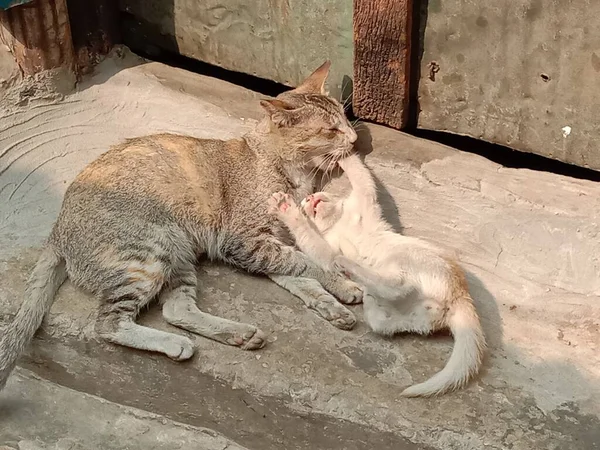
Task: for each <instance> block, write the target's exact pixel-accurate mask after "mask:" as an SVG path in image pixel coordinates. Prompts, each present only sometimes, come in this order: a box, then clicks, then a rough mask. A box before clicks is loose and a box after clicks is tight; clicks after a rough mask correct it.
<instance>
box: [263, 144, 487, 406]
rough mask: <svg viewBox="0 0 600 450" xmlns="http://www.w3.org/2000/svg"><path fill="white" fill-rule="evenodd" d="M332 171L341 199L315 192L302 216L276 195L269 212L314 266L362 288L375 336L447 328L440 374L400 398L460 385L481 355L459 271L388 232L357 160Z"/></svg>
mask: <svg viewBox="0 0 600 450" xmlns="http://www.w3.org/2000/svg"><path fill="white" fill-rule="evenodd" d="M338 164H339V165H340V166H341V167H342V169H343V170H344V172H345V173H346V175H347V176H348V179H349V180H350V184H351V185H352V191H351V192H350V194H349V195H348V196H347V197H344V198H336V197H334V196H332V195H331V194H327V193H325V192H317V193H316V194H312V195H309V196H308V197H307V198H306V199H304V200H303V201H302V206H303V210H304V213H302V210H301V209H300V208H299V207H298V206H297V204H296V202H294V200H293V199H292V198H291V197H290V196H289V195H287V194H284V193H282V192H278V193H275V194H274V195H273V197H272V198H271V199H270V201H269V203H270V205H271V208H270V212H271V213H272V214H274V215H276V216H278V217H279V218H280V219H281V221H282V222H283V223H285V225H286V226H287V227H288V229H289V230H290V231H291V232H292V234H293V235H294V238H295V239H296V243H297V244H298V246H299V247H300V249H301V250H303V251H304V252H306V254H307V255H309V256H311V257H312V258H313V259H314V260H315V261H317V262H319V263H320V264H321V266H322V267H324V268H325V269H333V270H339V271H341V272H343V273H345V274H346V275H348V276H349V277H350V278H351V279H353V280H355V281H357V282H358V283H359V284H360V285H362V286H364V287H365V288H366V291H365V292H366V294H367V295H366V296H365V299H364V312H365V321H366V322H367V323H368V324H369V326H370V327H371V328H372V329H373V331H375V332H376V333H380V334H383V335H392V334H395V333H399V332H415V333H421V334H429V333H432V332H434V331H437V330H440V329H444V328H449V329H450V331H451V332H452V334H453V336H454V339H455V343H454V350H453V351H452V355H451V356H450V360H449V361H448V363H447V364H446V367H445V368H444V369H443V370H442V371H441V372H439V373H438V374H436V375H434V376H433V377H432V378H430V379H429V380H427V381H425V382H423V383H420V384H416V385H414V386H411V387H409V388H407V389H405V390H404V391H403V392H402V395H405V396H409V397H417V396H430V395H437V394H441V393H443V392H447V391H451V390H454V389H456V388H458V387H460V386H463V385H464V384H465V383H466V382H467V381H468V380H469V378H471V377H472V376H473V375H475V374H476V373H477V372H478V370H479V366H480V365H481V359H482V356H483V352H484V349H485V338H484V335H483V331H482V329H481V324H480V322H479V316H478V315H477V312H476V311H475V307H474V306H473V300H472V299H471V296H470V295H469V290H468V286H467V282H466V280H465V275H464V272H463V270H462V269H461V268H460V266H459V265H458V263H457V262H456V261H455V260H454V259H453V258H452V257H451V256H449V255H446V254H445V253H444V252H443V251H442V250H440V249H438V248H436V247H435V246H434V245H432V244H430V243H428V242H425V241H422V240H421V239H417V238H414V237H409V236H402V235H401V234H398V233H395V232H393V231H392V230H391V227H390V226H389V225H388V223H387V222H386V221H385V220H384V219H383V217H382V212H381V208H380V206H379V204H378V202H377V190H376V187H375V182H374V180H373V177H372V176H371V173H370V172H369V169H368V168H367V167H365V166H364V164H363V163H362V162H361V161H360V159H359V157H358V155H352V156H349V157H348V158H345V159H343V160H341V161H339V163H338Z"/></svg>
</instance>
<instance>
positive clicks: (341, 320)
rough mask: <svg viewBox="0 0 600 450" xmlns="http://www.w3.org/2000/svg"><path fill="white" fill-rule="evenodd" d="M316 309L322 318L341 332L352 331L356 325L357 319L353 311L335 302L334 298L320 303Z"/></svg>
mask: <svg viewBox="0 0 600 450" xmlns="http://www.w3.org/2000/svg"><path fill="white" fill-rule="evenodd" d="M315 309H316V310H317V312H318V313H319V314H320V315H321V317H323V318H324V319H325V320H327V321H328V322H329V323H331V325H333V326H334V327H336V328H339V329H341V330H351V329H352V328H353V327H354V325H356V317H354V314H353V313H352V311H350V310H348V309H346V308H344V307H343V306H342V305H340V304H339V303H337V302H335V300H334V299H333V298H331V299H328V300H323V301H319V302H318V303H317V304H316V306H315Z"/></svg>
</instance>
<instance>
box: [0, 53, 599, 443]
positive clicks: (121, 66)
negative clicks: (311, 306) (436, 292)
mask: <svg viewBox="0 0 600 450" xmlns="http://www.w3.org/2000/svg"><path fill="white" fill-rule="evenodd" d="M259 98H260V96H259V95H257V94H255V93H252V92H249V91H246V90H244V89H242V88H239V87H236V86H233V85H230V84H227V83H225V82H222V81H219V80H214V79H210V78H206V77H201V76H198V75H195V74H191V73H187V72H184V71H181V70H178V69H173V68H169V67H166V66H163V65H161V64H157V63H148V64H141V63H140V61H139V60H137V59H136V58H134V57H132V56H130V55H127V54H126V53H125V56H123V57H118V56H114V57H113V58H110V59H108V60H106V61H105V62H104V63H102V64H101V65H100V66H99V67H98V68H97V70H96V73H95V74H94V75H93V76H92V77H90V78H88V79H86V80H84V81H83V82H82V83H81V84H80V86H79V88H78V92H76V93H74V94H72V95H69V96H67V97H65V98H64V99H63V100H62V101H60V102H48V101H47V100H38V99H35V98H31V99H26V101H25V102H22V104H21V105H19V106H14V107H12V106H9V105H3V110H2V111H0V311H3V312H8V314H3V317H2V318H3V319H4V322H6V321H7V320H8V319H9V318H10V316H11V314H12V313H14V312H15V311H16V309H17V307H18V305H19V304H20V302H21V299H22V294H23V290H24V282H25V280H26V278H27V276H28V272H29V270H30V269H31V267H32V265H33V264H34V262H35V260H36V257H37V255H38V253H39V248H40V246H41V244H42V243H43V240H44V238H45V237H46V236H47V234H48V232H49V229H50V227H51V226H52V223H53V221H54V220H55V218H56V215H57V213H58V210H59V208H60V202H61V199H62V197H63V194H64V191H65V189H66V187H67V186H68V184H69V182H70V181H71V180H72V179H73V178H74V176H75V175H76V174H77V173H78V172H79V171H80V170H81V169H82V168H83V166H84V165H85V164H86V163H88V162H90V161H92V160H93V159H95V158H96V157H97V156H98V155H99V154H101V153H102V152H104V151H105V150H106V149H107V148H108V146H109V145H111V144H114V143H117V142H119V141H121V140H122V139H124V138H126V137H134V136H139V135H144V134H147V133H152V132H158V131H171V132H179V133H186V134H191V135H195V136H199V137H219V138H227V137H233V136H238V135H240V134H241V133H243V132H244V131H245V130H247V129H248V128H249V127H251V126H252V125H253V124H254V123H255V120H256V119H257V118H258V117H260V114H261V112H260V109H259V107H258V101H257V100H258V99H259ZM360 145H361V147H362V148H363V150H365V151H371V150H372V151H371V154H370V155H369V156H368V157H367V162H368V164H369V165H370V166H371V167H372V168H373V170H374V173H375V174H376V175H377V177H378V178H379V179H380V180H381V182H382V184H383V187H384V189H382V202H383V203H384V205H385V207H386V211H387V213H388V218H389V219H390V220H391V221H392V223H394V224H395V225H396V226H397V227H398V228H402V229H403V231H404V233H406V234H409V235H415V236H421V237H424V238H427V239H430V240H432V241H434V242H437V243H438V244H440V245H443V246H446V247H448V248H451V249H455V250H456V251H457V253H458V254H459V256H460V258H461V260H462V261H463V263H464V266H465V268H466V269H467V270H468V271H469V281H470V286H471V290H472V295H473V297H474V298H475V301H476V304H477V308H478V310H479V312H480V314H481V317H482V322H483V326H484V328H485V331H486V334H487V338H488V341H489V343H490V351H489V355H488V357H487V359H486V361H485V364H484V368H483V370H482V373H481V375H480V377H478V378H477V379H476V380H475V381H473V382H472V383H471V384H470V385H469V386H468V387H467V388H466V389H464V390H462V391H459V392H456V393H453V394H449V395H445V396H443V397H440V398H437V399H428V400H423V399H404V398H401V397H399V396H398V394H399V392H400V391H401V390H402V389H403V388H404V387H406V386H407V385H409V384H411V383H413V382H418V381H422V380H424V379H426V378H427V377H429V376H430V375H432V374H433V373H435V372H436V371H438V370H440V369H441V368H442V367H443V365H444V364H445V362H446V360H447V358H448V356H449V353H450V350H451V347H452V339H451V338H450V337H448V336H434V337H429V338H420V337H414V336H402V337H397V338H394V339H383V338H380V337H378V336H375V335H373V334H372V333H370V332H369V331H368V329H367V328H366V327H365V325H364V324H362V323H359V324H358V325H357V327H356V328H355V329H354V330H352V331H349V332H346V331H341V330H338V329H335V328H333V327H332V326H330V325H329V324H328V323H327V322H325V321H323V320H321V319H320V318H318V317H317V316H316V315H314V314H313V313H312V312H310V311H308V310H306V309H305V308H304V307H303V305H302V304H301V302H300V301H299V300H297V299H295V298H294V297H293V296H291V295H290V294H288V293H286V292H285V291H283V290H282V289H280V288H278V287H277V286H275V285H274V284H273V283H271V282H270V281H268V280H266V279H262V278H258V277H252V276H249V275H246V274H244V273H240V272H237V271H234V270H232V269H230V268H227V267H223V266H209V265H204V266H202V267H201V268H200V275H201V278H202V283H201V292H200V296H199V304H200V306H201V308H204V309H205V310H207V311H209V312H211V313H215V314H218V315H221V316H223V317H227V318H231V319H235V320H240V321H244V322H248V323H254V324H256V325H258V326H260V328H261V329H262V330H264V331H266V332H267V333H269V342H268V345H267V346H266V347H265V348H264V349H262V350H260V351H257V352H244V351H241V350H238V349H236V348H231V347H227V346H224V345H221V344H218V343H215V342H212V341H209V340H207V339H203V338H196V343H197V346H198V351H197V356H195V357H194V359H193V360H192V361H191V362H187V363H174V362H172V361H170V360H168V359H166V358H163V357H160V356H157V355H151V354H146V353H142V352H136V351H132V350H128V349H123V348H119V347H114V346H110V345H106V344H104V343H102V342H99V341H97V340H96V338H95V335H94V333H93V328H92V323H93V319H94V315H95V304H94V302H93V300H92V299H91V298H90V297H89V296H87V295H86V294H84V293H82V292H81V291H79V290H77V289H75V288H74V287H73V286H72V285H71V284H70V283H66V284H65V285H64V286H63V288H62V289H61V292H60V293H59V298H58V300H57V302H56V303H55V305H54V307H53V309H52V312H51V314H50V317H49V318H48V320H47V323H46V324H45V325H44V326H43V328H42V330H41V331H40V333H39V336H38V338H37V339H36V340H35V341H34V343H33V345H32V346H31V348H30V351H29V353H28V354H27V355H26V356H25V357H24V358H23V359H22V361H21V367H23V368H25V369H27V370H29V371H31V372H32V373H35V374H37V375H38V376H39V377H42V378H43V379H44V380H48V381H43V380H40V379H38V378H35V377H33V376H32V375H31V374H29V372H27V371H23V369H20V371H19V372H18V373H17V374H16V375H15V376H14V378H13V380H12V382H11V384H10V385H9V387H8V389H7V391H4V392H2V393H0V405H1V406H0V421H1V422H2V424H3V425H4V424H6V425H4V426H3V427H0V445H2V444H3V443H6V445H9V446H12V447H14V448H22V449H26V448H36V447H27V445H30V443H31V441H33V440H37V442H38V443H37V444H32V445H38V446H41V448H56V449H59V448H60V449H62V448H119V449H120V448H132V449H137V448H140V449H141V448H194V449H196V448H206V449H212V448H215V449H216V448H226V446H227V445H230V446H229V448H240V447H235V444H233V443H229V442H227V441H226V439H231V440H232V441H235V442H237V443H238V445H240V446H243V447H246V448H249V449H261V450H262V449H371V448H377V449H388V448H390V449H391V448H394V449H478V450H479V449H519V450H537V449H540V450H541V449H544V450H546V449H565V448H569V449H582V450H583V449H585V450H590V449H597V448H600V357H599V351H598V350H599V349H598V346H599V343H600V302H599V298H600V277H598V273H600V261H599V259H598V258H599V256H598V255H600V240H599V239H598V234H599V232H600V225H599V222H598V219H599V216H600V185H599V184H597V183H593V182H590V181H583V180H575V179H570V178H567V177H563V176H559V175H554V174H548V173H542V172H535V171H530V170H519V169H506V168H503V167H501V166H499V165H497V164H495V163H492V162H490V161H488V160H486V159H484V158H481V157H478V156H476V155H472V154H467V153H463V152H460V151H457V150H454V149H452V148H449V147H445V146H442V145H439V144H435V143H431V142H427V141H423V140H420V139H417V138H413V137H410V136H407V135H405V134H403V133H399V132H395V131H392V130H388V129H385V128H381V127H377V126H368V127H366V128H365V129H364V130H363V132H362V136H361V141H360ZM344 188H345V180H343V179H342V180H336V181H335V182H334V183H333V184H332V189H344ZM354 310H355V312H356V314H357V316H358V317H359V318H360V317H361V307H360V306H358V307H355V308H354ZM143 322H144V323H146V324H150V325H152V326H155V327H157V328H162V329H168V326H167V325H166V324H164V323H163V322H162V321H161V319H160V314H159V311H158V310H156V309H155V308H153V309H151V310H150V311H149V312H148V314H146V315H145V316H144V317H143ZM179 332H181V331H179ZM52 383H56V384H57V385H60V386H57V385H54V384H52ZM63 386H64V387H63ZM66 388H70V389H66ZM88 394H91V395H92V396H96V397H92V396H90V395H88ZM98 397H99V398H101V399H105V400H107V401H108V402H109V403H101V402H102V401H103V400H99V399H98ZM110 402H112V403H110ZM75 404H77V405H78V406H77V408H78V409H76V410H74V408H73V405H75ZM99 405H103V406H99ZM131 408H137V409H136V410H133V409H131ZM139 410H143V411H147V412H150V413H152V414H155V415H159V416H162V419H161V420H162V421H158V422H157V421H156V416H154V415H148V414H147V413H141V412H139ZM44 411H46V412H44ZM54 411H56V413H54ZM73 411H77V412H78V413H77V414H71V413H72V412H73ZM132 411H137V412H132ZM63 412H65V414H66V413H67V412H68V413H69V415H65V416H64V418H62V419H61V420H60V427H62V428H59V429H60V430H63V431H61V432H60V433H57V432H56V431H53V430H56V427H58V426H59V425H57V423H58V422H57V420H58V419H57V416H58V415H60V414H63ZM71 417H72V418H71ZM110 417H126V418H124V419H123V421H124V422H123V423H125V424H127V423H129V422H128V421H133V422H131V423H132V425H131V427H129V426H119V427H117V426H116V425H115V428H114V433H112V434H111V432H110V430H109V429H110V425H107V423H106V422H105V421H106V419H107V418H110ZM163 419H164V420H163ZM71 421H72V423H73V424H74V425H73V427H69V426H68V424H69V423H71ZM134 422H135V423H134ZM111 423H112V422H111ZM115 423H116V422H115ZM32 424H35V427H33V426H32ZM153 424H157V425H158V426H159V428H158V429H156V430H155V429H154V428H153V426H154V425H153ZM183 424H185V425H183ZM160 426H163V428H160ZM190 426H191V427H192V428H190ZM136 427H138V428H139V429H141V430H146V429H152V432H151V433H150V434H145V435H144V436H145V437H143V439H142V438H140V439H138V438H135V439H134V438H132V435H131V434H130V433H134V431H130V430H136V429H138V428H136ZM193 427H203V428H208V429H210V430H213V431H214V433H212V434H211V433H209V432H207V431H197V428H193ZM87 429H94V433H93V434H92V435H88V433H87V431H86V430H87ZM103 430H104V431H103ZM173 430H175V431H176V430H186V431H185V432H182V433H183V434H181V435H180V434H177V433H176V434H177V436H180V437H178V438H177V439H180V440H179V441H177V442H179V444H178V445H180V446H179V447H176V446H175V445H173V446H170V447H169V446H168V445H167V444H165V443H164V442H165V441H164V440H162V441H161V439H162V438H161V437H160V436H171V434H169V433H175V431H173ZM206 433H208V434H206ZM205 435H206V436H205ZM121 436H122V437H123V440H122V443H121V444H116V446H114V447H110V446H109V445H108V444H105V445H103V444H101V443H102V442H104V441H103V440H106V443H108V442H109V440H111V439H113V437H115V439H117V441H118V442H121V439H120V438H121ZM136 436H137V435H136ZM207 436H208V437H207ZM194 439H196V441H194ZM201 439H205V441H201ZM64 442H67V444H65V443H64ZM111 442H112V441H111ZM71 444H73V445H72V446H71V447H69V445H71ZM92 444H93V445H92ZM18 445H20V446H21V447H18ZM44 445H45V447H44ZM77 445H78V446H79V447H77ZM111 445H112V444H111ZM161 445H162V446H161Z"/></svg>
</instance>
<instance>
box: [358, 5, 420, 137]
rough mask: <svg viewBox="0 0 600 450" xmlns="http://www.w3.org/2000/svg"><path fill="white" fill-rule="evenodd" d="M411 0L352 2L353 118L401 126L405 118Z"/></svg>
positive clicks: (406, 111)
mask: <svg viewBox="0 0 600 450" xmlns="http://www.w3.org/2000/svg"><path fill="white" fill-rule="evenodd" d="M412 3H413V0H355V1H354V93H353V98H352V107H353V111H354V114H355V115H356V116H357V117H360V118H362V119H366V120H372V121H374V122H378V123H382V124H385V125H389V126H391V127H394V128H402V127H404V126H405V125H406V122H407V120H408V100H409V86H408V83H409V78H410V76H409V75H410V36H411V21H412V18H411V16H412Z"/></svg>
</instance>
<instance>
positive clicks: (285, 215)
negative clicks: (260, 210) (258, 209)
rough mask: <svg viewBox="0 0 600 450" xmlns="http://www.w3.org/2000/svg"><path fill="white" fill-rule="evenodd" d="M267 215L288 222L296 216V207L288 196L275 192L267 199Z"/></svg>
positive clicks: (297, 211)
mask: <svg viewBox="0 0 600 450" xmlns="http://www.w3.org/2000/svg"><path fill="white" fill-rule="evenodd" d="M269 214H273V215H276V216H278V217H279V218H280V219H286V220H290V219H292V218H295V217H297V216H298V214H299V210H298V205H296V202H295V201H294V199H293V198H292V197H291V196H290V195H289V194H284V193H283V192H275V193H274V194H273V195H272V196H271V198H270V199H269Z"/></svg>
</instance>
